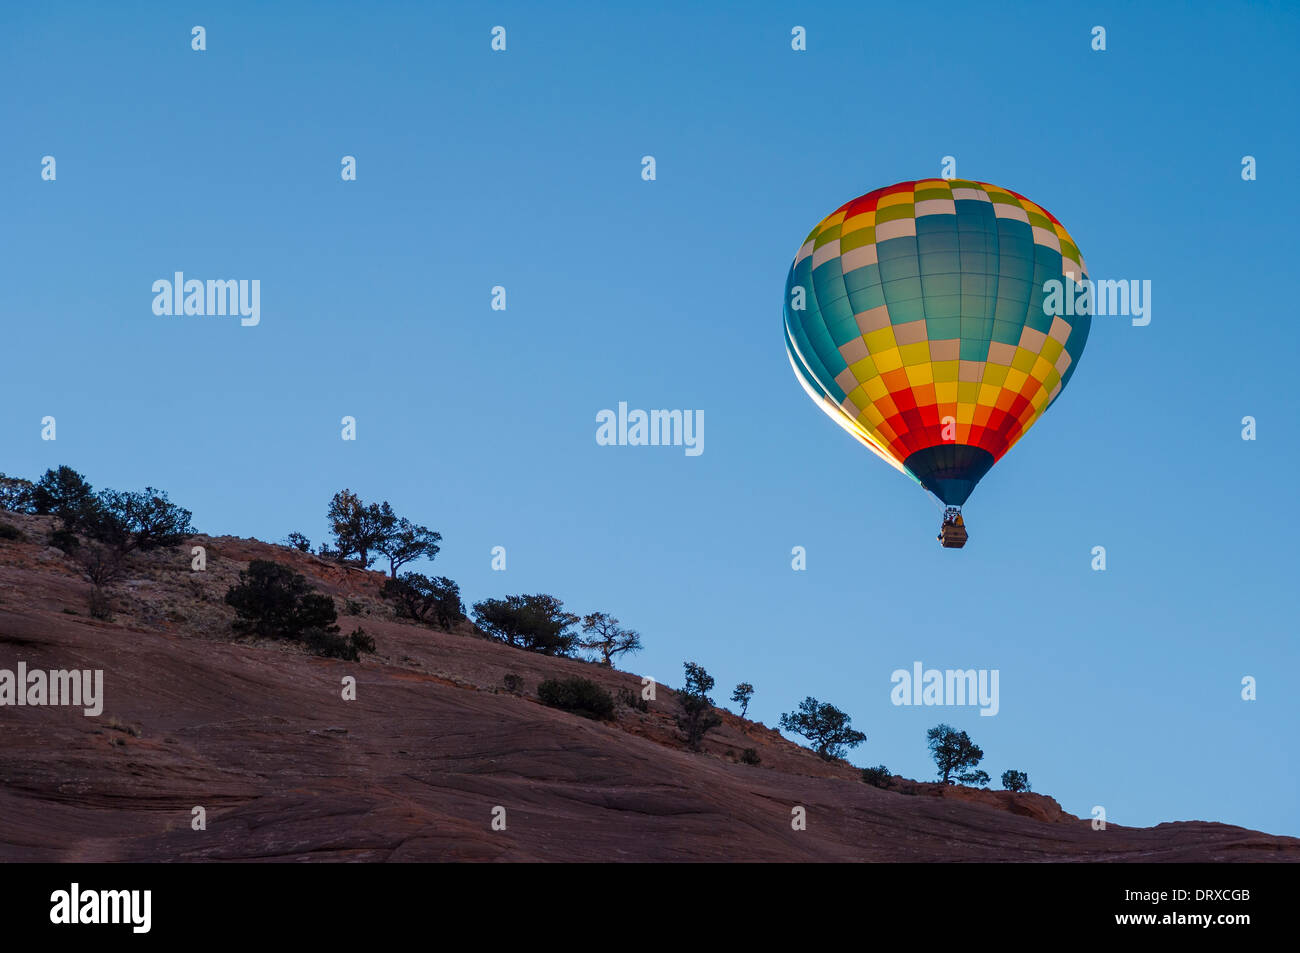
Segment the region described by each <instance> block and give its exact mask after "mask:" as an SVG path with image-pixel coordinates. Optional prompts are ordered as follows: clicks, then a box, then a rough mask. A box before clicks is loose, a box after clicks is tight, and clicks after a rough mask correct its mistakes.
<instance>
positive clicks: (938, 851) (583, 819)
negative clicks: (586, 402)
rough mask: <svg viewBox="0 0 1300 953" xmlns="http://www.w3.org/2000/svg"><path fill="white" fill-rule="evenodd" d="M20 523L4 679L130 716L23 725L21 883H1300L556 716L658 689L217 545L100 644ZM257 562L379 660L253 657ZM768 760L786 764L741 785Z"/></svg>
mask: <svg viewBox="0 0 1300 953" xmlns="http://www.w3.org/2000/svg"><path fill="white" fill-rule="evenodd" d="M0 520H2V521H4V522H8V523H11V524H14V525H17V526H19V527H20V528H21V529H23V530H24V531H25V533H26V535H27V539H26V541H19V542H10V541H4V540H0V669H2V668H8V669H13V668H15V667H16V665H17V662H18V661H20V660H22V661H25V662H26V663H27V665H28V666H29V668H36V667H40V668H47V669H48V668H92V669H93V668H102V669H103V670H104V679H105V687H104V688H105V696H106V700H105V704H104V711H103V714H102V715H101V716H100V717H98V718H86V717H84V716H83V715H81V714H80V712H79V711H78V712H75V713H74V712H73V711H69V710H67V709H56V708H48V707H47V708H31V707H22V708H13V707H5V708H0V860H202V859H216V860H249V859H266V860H870V861H889V860H904V861H907V860H924V861H930V860H944V861H947V860H1069V861H1076V860H1234V861H1235V860H1300V840H1296V839H1294V838H1286V837H1273V836H1269V835H1265V834H1259V833H1255V832H1252V831H1247V830H1244V829H1242V828H1238V827H1229V826H1225V825H1221V824H1212V823H1201V822H1195V823H1177V824H1162V825H1160V826H1158V827H1155V828H1146V829H1137V828H1124V827H1119V826H1116V825H1110V826H1109V827H1108V829H1107V830H1106V831H1104V832H1100V831H1093V830H1092V829H1091V826H1090V824H1089V823H1088V822H1087V821H1083V820H1079V819H1077V818H1074V817H1072V816H1070V815H1067V814H1064V813H1063V812H1062V811H1061V809H1060V807H1059V805H1058V804H1057V803H1056V802H1055V801H1054V800H1052V799H1051V798H1046V797H1043V796H1041V795H1033V794H1028V795H1016V794H1010V793H1008V792H994V791H976V790H971V789H967V788H945V787H943V786H940V785H933V784H919V783H916V782H907V781H901V780H900V781H899V782H898V788H899V790H897V791H882V790H878V789H876V788H872V787H869V786H868V785H866V784H863V783H862V782H861V781H860V780H858V773H857V771H856V770H855V769H853V768H851V767H849V766H848V765H845V764H827V763H824V762H822V761H820V760H819V759H818V758H816V757H815V756H814V755H812V754H811V753H810V752H807V751H806V750H804V749H802V748H799V747H798V746H796V745H794V744H791V743H790V742H788V741H786V740H785V739H783V738H782V737H781V736H780V735H779V734H778V733H776V732H775V731H771V730H769V729H766V728H764V727H762V726H760V725H757V724H754V723H752V722H748V721H742V720H741V719H739V718H736V717H735V716H733V715H730V714H724V724H723V726H722V727H721V728H719V729H718V730H717V731H715V732H714V733H712V734H711V735H710V736H709V739H708V743H707V745H706V750H705V752H704V753H702V754H694V753H691V752H687V751H685V750H682V746H681V744H680V742H679V741H678V740H677V736H676V732H675V730H674V728H673V723H672V713H673V712H674V710H675V708H676V705H675V701H674V699H673V694H672V692H671V691H669V690H667V689H664V688H662V687H661V688H660V690H659V694H658V699H657V700H656V702H654V703H652V704H651V706H650V710H649V711H648V712H645V713H642V712H638V711H635V710H632V709H630V708H627V707H624V706H620V708H619V715H618V720H617V722H615V723H595V722H591V721H587V720H584V719H582V718H579V717H576V716H573V715H569V714H565V713H563V712H559V711H555V710H553V709H550V708H546V707H545V706H543V705H541V704H540V703H538V702H537V701H536V698H535V691H536V686H537V683H538V682H539V681H540V680H541V679H543V678H547V677H552V676H557V675H567V674H581V675H583V676H585V677H588V678H592V679H595V680H597V681H600V682H602V683H604V684H605V685H606V686H607V687H609V688H610V690H611V691H615V692H616V691H617V689H618V688H620V687H624V686H626V687H628V688H631V689H633V690H639V687H640V683H639V680H638V679H637V678H635V677H634V676H632V675H628V674H625V673H620V672H611V671H608V670H605V669H602V668H599V667H596V666H593V665H588V664H584V663H580V662H574V661H570V660H565V659H548V658H544V657H541V656H536V655H532V654H529V653H526V652H523V651H519V650H516V649H511V648H509V647H506V646H502V645H498V644H495V643H492V642H488V641H486V640H484V639H482V638H480V637H478V636H476V635H475V634H473V631H472V629H471V628H470V627H468V626H467V627H464V628H462V630H460V631H458V632H455V633H443V632H439V631H437V630H434V629H430V628H427V627H423V626H415V625H409V624H406V623H403V622H399V621H397V620H395V619H393V618H392V615H391V612H390V611H389V610H388V608H387V606H386V605H385V604H384V603H383V602H381V601H380V600H379V599H378V595H377V593H378V588H379V586H380V584H381V583H382V578H383V577H382V576H381V575H379V574H375V573H365V572H361V571H357V570H349V569H344V568H342V567H339V566H337V565H333V564H329V563H325V562H323V561H321V560H319V559H316V558H315V557H312V556H307V555H304V554H300V553H296V552H292V551H289V550H285V549H282V548H279V547H272V546H268V545H266V544H263V543H259V542H256V541H252V540H240V539H231V538H215V539H214V538H208V537H197V538H196V539H195V540H194V543H195V544H197V545H204V546H205V547H207V554H208V570H207V572H205V573H194V572H191V571H190V568H189V555H188V553H189V549H188V546H187V547H186V548H185V549H184V550H183V551H176V552H170V553H165V554H156V555H153V556H150V557H148V558H147V559H142V560H141V561H140V562H138V563H137V565H136V569H135V571H133V573H132V574H131V576H130V578H128V579H127V580H126V581H124V582H123V583H122V584H120V585H119V586H118V587H117V590H116V596H115V603H116V604H115V619H114V621H112V622H110V623H105V622H97V621H95V620H92V619H90V618H89V617H88V615H87V610H86V605H87V596H88V593H89V584H88V583H86V582H85V581H83V580H82V579H81V578H80V576H79V575H78V574H77V573H76V571H75V568H74V567H73V565H72V563H71V562H69V561H68V560H67V559H66V558H65V557H64V556H63V554H62V553H60V552H59V551H58V550H54V549H50V548H48V547H46V546H45V545H44V539H45V538H46V535H47V533H48V528H49V527H48V521H47V520H45V519H43V518H39V517H23V516H15V515H13V514H9V513H5V514H3V515H0ZM252 558H273V559H276V560H278V561H281V562H286V563H289V564H291V565H293V566H294V567H295V568H296V569H297V570H299V571H301V572H303V573H305V574H307V575H308V576H310V577H312V578H313V579H314V580H315V582H316V584H317V585H318V586H320V588H322V589H323V590H324V591H327V592H329V593H331V594H332V595H334V596H335V597H336V599H337V601H338V603H339V605H340V608H342V607H344V606H345V605H346V604H347V603H348V602H349V601H350V602H351V603H353V605H352V608H353V609H354V610H356V613H355V614H354V615H349V616H345V617H344V618H342V619H341V623H342V625H343V631H344V632H348V631H350V630H351V628H352V627H353V626H354V625H358V624H359V625H361V626H363V627H364V628H365V629H366V631H367V632H368V633H370V634H371V635H372V636H374V638H375V640H376V643H377V646H378V651H377V653H376V655H375V656H369V657H366V658H365V659H364V660H363V662H362V663H360V664H354V663H345V662H338V661H331V660H324V659H318V658H314V657H312V656H309V655H305V654H303V653H301V652H300V651H298V650H297V649H295V648H293V647H290V646H286V645H282V644H277V643H271V642H258V643H254V642H247V641H236V640H235V639H233V637H232V636H231V635H230V630H229V623H230V618H231V615H230V612H229V610H228V609H227V607H226V606H225V605H224V604H223V602H222V597H223V596H224V593H225V591H226V588H227V587H228V586H229V585H230V583H231V582H232V581H233V580H234V579H235V577H236V575H237V573H238V570H239V569H241V568H243V566H244V565H246V563H247V561H248V560H249V559H252ZM72 613H76V614H72ZM506 673H515V674H517V675H519V676H521V677H522V678H523V681H524V686H525V688H524V692H523V694H522V695H520V696H515V695H512V694H509V693H507V692H505V691H504V689H503V688H502V677H503V676H504V675H505V674H506ZM345 675H354V676H355V677H356V680H357V695H358V697H357V700H356V701H350V702H345V701H343V700H342V699H341V697H340V689H341V679H342V678H343V677H344V676H345ZM744 748H754V749H756V750H757V751H758V753H759V755H760V757H761V759H762V764H761V765H760V766H758V767H750V766H746V765H743V764H739V763H737V762H736V760H735V758H736V755H737V754H738V753H739V752H740V751H741V750H743V749H744ZM195 806H202V807H204V808H205V809H206V811H207V830H206V831H194V830H192V829H191V825H190V819H191V810H192V808H193V807H195ZM498 806H499V807H503V808H505V811H506V823H507V828H506V830H504V831H494V830H492V827H491V820H492V812H493V809H494V808H496V807H498ZM795 806H802V807H804V808H805V809H806V811H807V817H808V824H807V830H804V831H793V830H792V829H791V826H790V816H791V809H792V808H793V807H795Z"/></svg>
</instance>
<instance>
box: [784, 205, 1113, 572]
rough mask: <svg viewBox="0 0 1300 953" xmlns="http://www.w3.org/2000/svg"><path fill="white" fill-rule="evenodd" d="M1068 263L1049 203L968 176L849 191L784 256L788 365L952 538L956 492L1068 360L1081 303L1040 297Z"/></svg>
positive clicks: (1083, 336) (960, 524)
mask: <svg viewBox="0 0 1300 953" xmlns="http://www.w3.org/2000/svg"><path fill="white" fill-rule="evenodd" d="M1067 279H1069V280H1070V281H1074V282H1079V283H1084V282H1086V281H1087V271H1086V268H1085V266H1084V262H1083V256H1082V255H1080V254H1079V249H1078V246H1077V245H1076V244H1075V242H1074V240H1073V239H1071V238H1070V236H1069V234H1068V233H1067V232H1066V230H1065V229H1064V228H1063V227H1062V226H1061V223H1060V222H1058V221H1057V220H1056V218H1055V216H1053V215H1052V213H1051V212H1048V211H1047V210H1046V209H1044V208H1043V207H1042V206H1039V205H1035V204H1034V203H1033V202H1031V201H1029V200H1028V199H1027V198H1025V197H1024V196H1023V195H1020V194H1018V193H1016V192H1012V191H1011V190H1010V189H1004V188H1000V187H998V186H995V185H990V184H988V183H987V182H974V181H970V180H964V179H921V180H918V181H915V182H900V183H898V184H897V185H891V186H889V187H888V188H883V189H877V190H876V191H874V192H868V193H867V194H866V195H863V196H860V197H858V198H856V199H853V200H852V201H851V202H847V203H846V204H844V205H841V206H840V207H839V208H838V209H836V210H835V211H834V212H833V213H831V214H830V215H828V216H827V217H826V218H824V219H822V221H821V223H820V224H818V225H817V227H816V228H814V229H813V230H812V232H811V234H809V235H808V237H807V238H806V239H805V240H804V243H803V245H802V246H801V247H800V248H799V252H798V254H796V255H795V258H794V264H792V265H791V266H790V276H789V278H788V279H787V280H786V296H785V343H786V350H787V352H788V354H789V357H790V363H791V365H792V366H793V367H794V372H795V376H796V377H798V378H799V382H800V383H801V384H803V387H804V389H805V390H806V391H807V392H808V395H809V396H810V397H811V398H812V399H813V400H814V401H816V403H817V404H818V406H820V407H821V408H822V410H824V411H825V412H826V413H827V414H828V415H829V416H830V417H831V419H832V420H834V421H835V422H836V423H838V424H840V426H842V427H843V428H844V429H845V430H847V431H848V432H849V433H850V434H852V435H853V436H854V437H855V438H857V439H858V440H859V441H860V442H861V443H862V444H863V446H865V447H866V448H867V449H868V450H870V451H871V452H872V453H874V454H876V455H877V456H878V457H880V458H881V459H882V460H884V461H885V462H886V463H888V464H889V465H890V466H892V467H894V468H895V469H896V470H899V471H901V472H902V473H905V474H906V475H907V476H909V477H911V478H912V479H913V480H915V481H916V482H917V483H919V484H920V485H921V486H922V487H924V488H925V489H926V490H928V491H929V492H930V493H932V494H934V496H935V497H936V498H937V499H938V500H939V501H940V502H941V503H942V504H943V505H944V506H945V507H946V508H945V510H944V517H943V523H942V525H941V527H940V532H939V540H940V542H942V543H943V545H944V546H945V547H947V548H950V549H954V548H956V549H959V548H961V547H962V546H963V545H965V542H966V539H967V531H966V525H965V518H964V517H963V515H962V512H961V507H962V506H963V504H965V503H966V501H967V499H968V498H969V497H970V495H971V492H972V491H973V490H974V489H975V485H976V484H977V483H979V481H980V480H981V479H982V478H983V477H984V475H985V474H986V473H988V472H989V470H990V468H992V466H993V464H995V463H997V461H998V460H1000V459H1001V458H1002V456H1003V455H1004V454H1005V453H1006V452H1007V451H1008V450H1010V449H1011V447H1012V446H1014V445H1015V443H1016V441H1017V440H1019V439H1020V438H1021V437H1022V436H1024V434H1025V432H1026V431H1027V430H1029V428H1030V427H1032V426H1033V425H1034V423H1035V422H1036V421H1037V420H1038V418H1039V417H1041V416H1042V414H1043V412H1044V411H1045V410H1047V408H1048V407H1050V406H1051V404H1052V402H1053V401H1055V400H1056V398H1057V397H1058V396H1060V394H1061V391H1062V390H1064V389H1065V385H1066V384H1067V383H1069V380H1070V377H1071V376H1072V375H1073V374H1074V371H1075V368H1076V367H1078V364H1079V357H1080V355H1081V354H1082V353H1083V346H1084V343H1085V342H1086V341H1087V340H1088V331H1089V328H1090V325H1091V317H1090V315H1089V314H1088V313H1084V314H1073V313H1071V314H1057V313H1051V314H1049V313H1046V312H1045V310H1044V307H1043V304H1044V300H1045V299H1048V298H1049V291H1048V288H1050V285H1049V284H1048V283H1049V282H1052V281H1055V282H1057V283H1058V287H1063V288H1066V289H1069V288H1070V287H1071V285H1070V284H1069V281H1067ZM1051 310H1053V311H1054V312H1055V311H1059V310H1060V309H1057V308H1055V307H1053V308H1052V309H1051ZM1084 310H1085V312H1086V311H1087V309H1086V308H1085V309H1084Z"/></svg>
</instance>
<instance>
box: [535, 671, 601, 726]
mask: <svg viewBox="0 0 1300 953" xmlns="http://www.w3.org/2000/svg"><path fill="white" fill-rule="evenodd" d="M537 697H538V698H540V699H541V700H542V704H544V705H549V706H550V707H552V708H560V709H563V710H564V711H567V712H572V713H573V714H575V715H581V716H582V717H584V718H592V719H601V718H612V717H613V716H614V697H613V696H612V695H610V693H609V692H607V691H605V689H603V688H601V687H600V686H599V685H597V684H596V683H595V682H593V681H591V680H590V679H586V678H564V679H554V678H548V679H547V680H546V681H544V682H542V683H541V684H540V685H538V686H537Z"/></svg>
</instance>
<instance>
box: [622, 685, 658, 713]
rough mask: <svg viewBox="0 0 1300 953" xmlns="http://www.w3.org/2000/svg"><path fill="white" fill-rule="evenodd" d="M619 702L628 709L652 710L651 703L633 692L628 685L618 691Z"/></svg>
mask: <svg viewBox="0 0 1300 953" xmlns="http://www.w3.org/2000/svg"><path fill="white" fill-rule="evenodd" d="M618 700H619V703H620V704H622V705H626V706H627V707H628V708H634V709H636V710H637V711H649V710H650V703H649V702H648V701H646V700H645V699H644V698H642V697H641V695H640V694H639V693H638V692H634V691H632V689H630V688H628V687H627V686H626V685H624V686H623V687H622V688H620V689H619V690H618Z"/></svg>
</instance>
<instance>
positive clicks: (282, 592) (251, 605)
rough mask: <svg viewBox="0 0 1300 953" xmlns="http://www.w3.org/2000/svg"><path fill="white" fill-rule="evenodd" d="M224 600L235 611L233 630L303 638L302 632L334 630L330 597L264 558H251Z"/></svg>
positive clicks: (333, 614)
mask: <svg viewBox="0 0 1300 953" xmlns="http://www.w3.org/2000/svg"><path fill="white" fill-rule="evenodd" d="M226 603H227V604H228V605H230V606H231V607H232V608H234V610H235V615H236V617H237V618H236V619H235V622H234V626H233V627H234V630H235V631H236V632H241V633H251V634H254V635H261V636H269V637H271V638H281V639H297V638H300V637H303V638H305V633H307V632H311V631H319V632H326V633H333V634H337V633H338V626H337V625H335V624H334V623H335V621H336V620H337V618H338V613H337V612H336V610H335V608H334V600H333V599H331V598H330V597H329V596H327V595H324V594H322V593H319V592H316V591H314V590H313V589H312V587H311V585H310V584H309V583H308V582H307V580H306V578H305V577H304V576H303V575H302V574H301V573H296V572H294V571H293V570H292V569H290V568H289V567H288V566H282V565H280V564H279V563H273V562H270V561H268V560H265V559H254V560H253V561H252V562H250V563H249V564H248V570H247V571H246V572H241V573H240V574H239V585H237V586H231V587H230V589H229V591H227V593H226Z"/></svg>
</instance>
